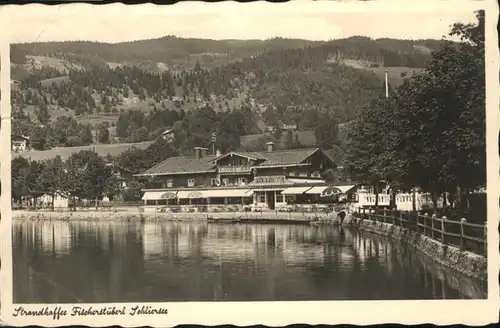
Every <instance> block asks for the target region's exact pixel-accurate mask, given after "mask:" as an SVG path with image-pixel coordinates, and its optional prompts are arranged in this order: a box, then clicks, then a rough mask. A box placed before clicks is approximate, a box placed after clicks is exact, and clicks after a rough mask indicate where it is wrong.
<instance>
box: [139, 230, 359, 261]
mask: <svg viewBox="0 0 500 328" xmlns="http://www.w3.org/2000/svg"><path fill="white" fill-rule="evenodd" d="M341 231H342V230H341V229H333V230H331V231H327V230H326V229H320V228H317V227H309V226H283V225H276V226H273V225H200V224H192V225H185V224H179V223H171V222H169V223H163V224H157V223H146V224H145V225H144V228H143V236H144V245H143V252H144V256H145V258H146V259H147V258H153V257H164V258H192V257H196V256H202V255H203V256H204V257H208V258H212V259H213V260H214V261H216V262H217V261H219V262H227V261H236V262H241V261H246V260H253V261H254V262H255V261H257V262H259V261H271V260H272V261H281V262H286V263H288V264H293V265H302V264H304V263H306V262H307V263H310V264H312V263H317V264H322V263H324V262H325V261H327V257H329V258H330V260H329V261H342V258H345V259H347V258H352V257H353V253H352V249H350V248H349V247H345V246H346V245H347V246H349V245H350V244H352V242H353V241H352V238H353V236H352V235H351V234H348V235H347V237H346V236H345V234H344V235H343V238H344V241H342V240H341V235H340V234H341Z"/></svg>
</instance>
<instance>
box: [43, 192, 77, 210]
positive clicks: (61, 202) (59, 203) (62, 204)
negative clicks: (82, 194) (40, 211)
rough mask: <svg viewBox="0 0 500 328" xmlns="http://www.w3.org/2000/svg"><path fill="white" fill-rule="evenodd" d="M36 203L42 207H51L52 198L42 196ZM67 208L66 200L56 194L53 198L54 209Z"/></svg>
mask: <svg viewBox="0 0 500 328" xmlns="http://www.w3.org/2000/svg"><path fill="white" fill-rule="evenodd" d="M37 202H38V203H39V204H40V205H41V206H42V207H51V206H52V205H51V204H52V196H51V195H47V194H45V195H42V196H40V197H38V199H37ZM68 206H69V202H68V198H67V197H64V196H61V195H58V194H56V195H55V196H54V208H67V207H68Z"/></svg>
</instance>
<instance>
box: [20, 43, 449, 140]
mask: <svg viewBox="0 0 500 328" xmlns="http://www.w3.org/2000/svg"><path fill="white" fill-rule="evenodd" d="M442 43H443V41H439V40H396V39H376V40H374V39H371V38H368V37H363V36H354V37H350V38H346V39H338V40H331V41H326V42H324V41H308V40H301V39H283V38H273V39H268V40H206V39H183V38H177V37H172V36H167V37H163V38H159V39H152V40H140V41H132V42H123V43H116V44H110V43H98V42H83V41H68V42H43V43H27V44H13V45H12V46H11V60H12V69H11V77H12V79H13V80H16V82H15V83H13V88H12V93H11V97H12V98H13V102H12V104H13V107H12V108H13V112H14V113H16V114H17V115H18V120H17V122H21V121H22V122H23V124H18V123H16V124H15V126H14V129H13V130H14V131H17V132H18V133H21V132H23V131H26V130H32V131H34V132H32V133H31V134H35V132H36V133H38V132H37V131H35V130H36V129H37V128H36V127H35V126H33V124H30V123H29V122H30V121H32V120H33V118H34V117H37V118H38V120H39V121H40V122H42V123H43V124H42V125H47V124H50V125H51V126H52V125H54V124H56V123H57V122H56V119H57V118H58V117H61V116H65V117H66V116H71V117H73V120H74V121H72V122H73V123H71V124H73V125H75V124H76V123H74V122H75V121H78V123H81V124H87V123H88V124H89V125H90V127H89V126H80V127H76V125H75V128H74V129H73V130H74V131H75V133H76V134H78V135H79V138H80V139H85V140H90V139H91V137H89V136H90V134H91V133H90V132H89V131H90V130H92V133H93V134H94V135H95V132H96V130H97V129H99V126H100V125H101V123H104V122H107V123H108V124H109V125H108V127H109V126H113V125H114V124H115V123H116V124H117V123H118V121H119V117H122V118H125V117H126V116H127V115H128V114H127V113H129V112H131V111H132V112H141V113H145V114H146V115H148V113H151V114H152V115H156V114H154V113H156V112H158V111H165V110H168V111H172V112H178V113H180V114H181V115H180V117H183V116H184V115H185V114H186V113H190V112H192V111H196V110H200V109H203V108H211V109H213V110H214V111H215V112H218V113H231V112H233V111H238V110H242V109H245V110H249V111H251V112H252V113H253V114H254V115H255V117H254V122H253V123H252V124H255V125H258V126H264V128H265V126H266V125H267V126H280V125H281V124H295V125H297V126H298V127H299V129H300V130H308V131H315V133H317V135H318V136H319V139H320V143H324V141H325V140H329V139H332V138H334V137H335V136H334V134H331V133H333V131H330V130H331V127H332V126H336V125H338V124H339V123H344V122H348V121H351V120H353V119H355V118H356V116H357V113H358V112H359V111H360V110H361V109H362V108H363V107H365V106H368V105H369V104H370V102H371V101H372V100H373V99H375V98H377V97H380V96H381V95H383V94H384V93H385V90H384V82H383V78H384V72H385V71H386V70H387V71H388V73H389V88H390V89H391V90H392V89H393V88H394V87H396V86H397V85H398V84H400V83H401V81H402V79H403V77H402V75H411V74H413V73H414V72H417V71H418V70H420V69H421V68H423V67H425V63H426V61H427V60H428V59H429V58H430V54H431V52H432V51H434V50H436V49H438V48H439V47H440V46H441V45H442ZM134 115H135V114H134ZM228 115H229V114H228ZM181 120H182V119H181ZM50 122H53V123H50ZM61 122H63V121H61ZM136 123H137V124H135V125H134V126H130V127H126V128H125V129H124V130H123V129H122V130H123V131H122V132H121V133H118V137H119V138H120V139H121V140H122V139H123V141H134V142H135V141H143V140H151V138H154V137H155V136H156V134H157V133H156V132H158V131H162V129H164V128H167V127H169V126H172V125H173V124H174V123H176V122H170V121H168V120H167V121H164V122H162V123H161V124H160V126H156V125H155V129H156V130H158V131H156V132H155V131H150V130H148V129H149V128H148V127H146V125H145V123H144V122H143V121H142V119H138V121H137V122H136ZM219 123H220V122H219ZM60 124H63V123H60ZM64 124H66V123H64ZM68 124H70V123H69V121H68ZM101 128H102V126H101ZM140 129H141V130H140ZM262 129H263V128H262V127H260V128H258V129H254V128H252V129H250V130H252V132H250V133H251V134H252V133H254V134H258V133H259V132H260V131H261V130H262ZM139 130H140V133H136V131H139ZM78 131H80V132H78ZM23 133H25V132H23ZM241 135H244V134H241ZM110 137H111V139H112V138H114V136H110ZM61 138H62V137H61ZM61 140H62V139H61ZM299 141H300V140H299ZM71 143H72V144H73V142H71ZM66 144H67V143H66V142H59V143H56V145H58V146H65V145H66Z"/></svg>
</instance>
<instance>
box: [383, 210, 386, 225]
mask: <svg viewBox="0 0 500 328" xmlns="http://www.w3.org/2000/svg"><path fill="white" fill-rule="evenodd" d="M385 216H386V210H385V207H384V217H383V220H384V223H385Z"/></svg>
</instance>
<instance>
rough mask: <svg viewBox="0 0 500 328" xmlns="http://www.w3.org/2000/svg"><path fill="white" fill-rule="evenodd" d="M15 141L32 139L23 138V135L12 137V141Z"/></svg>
mask: <svg viewBox="0 0 500 328" xmlns="http://www.w3.org/2000/svg"><path fill="white" fill-rule="evenodd" d="M14 139H23V140H30V137H28V136H23V135H16V136H12V140H14Z"/></svg>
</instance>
